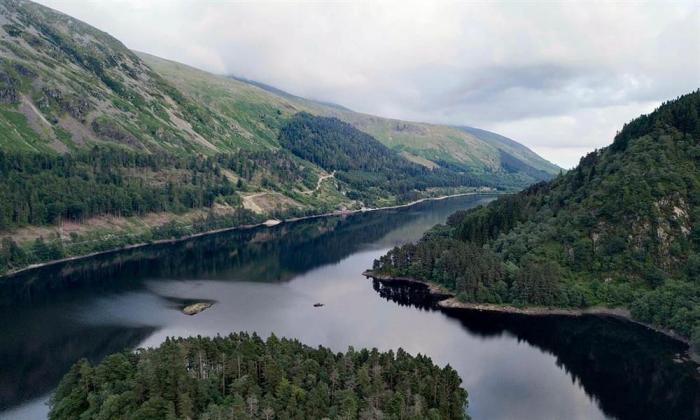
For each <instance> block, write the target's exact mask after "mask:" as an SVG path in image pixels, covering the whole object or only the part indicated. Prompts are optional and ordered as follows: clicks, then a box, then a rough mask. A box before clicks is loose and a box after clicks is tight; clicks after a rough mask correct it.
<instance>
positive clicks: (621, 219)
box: [374, 91, 700, 347]
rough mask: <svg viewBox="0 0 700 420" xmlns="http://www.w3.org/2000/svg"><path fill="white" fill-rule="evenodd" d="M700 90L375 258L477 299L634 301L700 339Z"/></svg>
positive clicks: (638, 314) (657, 320) (639, 313)
mask: <svg viewBox="0 0 700 420" xmlns="http://www.w3.org/2000/svg"><path fill="white" fill-rule="evenodd" d="M698 115H700V91H696V92H693V93H691V94H688V95H685V96H682V97H680V98H678V99H676V100H674V101H670V102H668V103H665V104H664V105H662V106H661V107H660V108H659V109H657V110H656V111H654V112H653V113H652V114H650V115H645V116H642V117H640V118H638V119H636V120H634V121H632V122H630V123H629V124H627V125H625V127H624V128H623V129H622V131H621V132H620V133H618V134H617V136H616V137H615V141H614V143H613V144H612V145H611V146H610V147H607V148H605V149H602V150H598V151H595V152H593V153H591V154H589V155H587V156H585V157H584V158H582V159H581V162H580V164H579V165H578V166H577V167H576V168H575V169H573V170H571V171H569V172H568V173H567V174H565V175H562V176H559V177H558V178H556V179H554V180H552V181H550V182H547V183H541V184H537V185H534V186H532V187H530V188H528V189H527V190H525V191H523V192H521V193H519V194H515V195H511V196H507V197H501V198H499V199H498V200H495V201H494V202H492V203H490V204H489V205H486V206H482V207H479V208H476V209H472V210H469V211H462V212H458V213H456V214H454V215H453V216H451V217H450V219H449V220H448V223H447V225H445V226H439V227H436V228H434V229H433V230H432V231H430V232H429V233H428V234H426V236H425V237H424V238H423V239H422V240H421V241H420V242H418V243H417V244H409V245H406V246H403V247H398V248H395V249H393V250H392V251H390V252H389V254H387V255H386V256H383V257H382V258H381V259H379V260H378V261H375V266H374V269H375V270H376V271H378V272H382V273H384V274H389V275H396V276H412V277H415V278H419V279H425V280H430V281H434V282H437V283H440V284H443V285H445V286H447V287H448V288H450V289H452V290H454V291H455V292H456V293H457V294H458V296H459V297H460V298H462V299H464V300H465V301H470V302H491V303H511V304H516V305H542V306H569V307H572V306H573V307H585V306H591V305H597V304H604V305H608V306H622V307H626V308H629V309H631V311H632V315H633V316H634V317H635V318H636V319H638V320H641V321H644V322H647V323H650V324H654V325H657V326H661V327H664V328H669V329H673V330H675V331H676V332H678V333H679V334H681V335H684V336H686V337H692V342H693V344H694V345H695V346H696V347H697V346H698V343H699V340H700V228H699V227H698V226H699V223H700V118H699V117H698Z"/></svg>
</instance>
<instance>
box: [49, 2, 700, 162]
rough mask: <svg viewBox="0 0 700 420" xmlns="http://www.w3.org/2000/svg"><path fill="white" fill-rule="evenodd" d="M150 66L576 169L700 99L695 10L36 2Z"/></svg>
mask: <svg viewBox="0 0 700 420" xmlns="http://www.w3.org/2000/svg"><path fill="white" fill-rule="evenodd" d="M41 2H42V3H44V4H46V5H48V6H50V7H53V8H56V9H58V10H61V11H63V12H65V13H68V14H70V15H73V16H75V17H78V18H80V19H82V20H84V21H86V22H88V23H90V24H93V25H95V26H97V27H99V28H101V29H103V30H106V31H107V32H109V33H111V34H112V35H114V36H116V37H117V38H119V39H121V40H122V41H124V42H125V43H126V45H127V46H129V47H131V48H134V49H137V50H142V51H146V52H150V53H153V54H155V55H159V56H163V57H166V58H170V59H174V60H177V61H182V62H185V63H188V64H191V65H194V66H197V67H201V68H204V69H206V70H209V71H213V72H216V73H231V74H236V75H239V76H243V77H246V78H250V79H254V80H259V81H262V82H265V83H269V84H271V85H274V86H277V87H279V88H282V89H285V90H288V91H290V92H291V93H294V94H298V95H301V96H307V97H312V98H316V99H321V100H326V101H332V102H337V103H340V104H342V105H345V106H348V107H350V108H352V109H355V110H358V111H362V112H368V113H374V114H378V115H382V116H387V117H395V118H403V119H413V120H421V121H430V122H438V123H448V124H456V125H473V126H477V127H481V128H486V129H493V130H501V132H502V133H503V134H505V135H508V136H510V137H512V138H514V139H516V140H518V141H520V142H522V143H524V144H526V145H528V146H531V147H533V148H534V149H535V150H537V151H539V152H541V154H542V155H543V156H545V157H546V158H548V159H550V160H553V161H555V162H557V163H560V164H562V165H564V166H570V165H571V164H572V162H575V161H577V160H578V159H577V156H578V155H580V154H583V153H585V152H586V151H589V150H592V149H593V148H595V147H599V146H601V145H604V144H607V143H609V142H610V141H611V140H612V136H613V135H614V133H615V131H616V130H618V129H619V128H620V127H621V126H622V124H623V123H624V122H626V121H628V120H629V119H631V118H633V117H634V116H636V115H638V114H639V113H640V112H649V111H650V110H652V109H653V108H654V107H655V106H657V105H658V104H660V103H661V102H662V101H664V100H668V99H671V98H674V97H676V96H678V95H680V94H683V93H687V92H689V91H691V90H694V89H696V88H698V87H700V5H699V4H698V3H697V2H694V1H690V2H672V3H669V2H614V3H613V2H585V3H571V2H566V3H564V2H562V3H556V2H546V3H541V4H537V3H533V2H522V3H520V2H518V3H516V2H461V3H455V2H442V1H435V2H425V1H412V0H402V1H398V0H397V1H326V2H322V1H296V2H292V1H257V2H253V1H248V2H221V1H194V0H179V1H178V0H151V1H148V2H143V1H141V0H108V1H100V2H84V1H82V0H42V1H41Z"/></svg>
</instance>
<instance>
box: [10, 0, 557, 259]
mask: <svg viewBox="0 0 700 420" xmlns="http://www.w3.org/2000/svg"><path fill="white" fill-rule="evenodd" d="M300 116H303V117H300ZM300 120H303V121H304V122H305V124H306V128H311V129H313V130H316V132H317V136H316V137H315V138H308V137H307V136H306V131H303V130H302V131H294V130H286V129H288V128H289V127H291V126H293V125H294V124H295V123H296V122H298V121H300ZM341 120H342V121H344V122H341ZM348 123H349V124H348ZM360 129H361V130H362V131H360ZM285 130H286V131H285ZM283 133H287V134H289V133H293V136H292V137H290V136H288V135H286V136H283ZM373 136H374V137H373ZM328 140H330V141H328ZM355 140H361V141H362V144H364V145H365V146H367V145H372V147H369V148H365V149H358V148H353V147H349V148H348V147H346V146H348V145H351V144H352V142H353V141H355ZM294 144H304V145H305V146H304V147H306V148H308V149H310V150H311V151H313V152H314V153H315V154H316V156H315V157H318V155H319V153H322V154H326V155H327V156H326V157H331V161H333V162H334V163H337V162H339V161H346V162H347V161H349V160H355V161H362V162H366V163H367V165H366V166H363V167H357V168H352V169H350V168H346V169H340V168H335V167H334V166H332V165H331V166H328V165H327V163H329V162H330V161H328V160H325V161H324V162H325V163H326V165H324V164H322V162H321V161H320V160H318V159H315V157H314V156H311V155H308V154H305V153H303V151H302V150H300V149H299V148H298V147H297V148H295V147H294V146H293V145H294ZM447 144H449V145H450V146H449V147H447V146H445V145H447ZM504 150H505V149H504ZM508 150H509V151H508V152H504V151H503V150H500V149H498V148H497V147H495V146H493V144H492V143H489V142H485V141H481V140H479V139H477V137H474V136H472V135H468V134H465V132H463V131H461V130H458V129H455V128H451V127H442V126H434V125H428V124H417V123H406V122H401V121H396V120H387V119H382V118H378V117H373V116H369V115H364V114H358V113H354V112H352V111H350V110H347V109H345V108H343V107H340V106H337V105H332V104H326V103H322V102H318V101H313V100H307V99H303V98H299V97H296V96H293V95H289V94H286V93H284V92H282V91H279V90H276V89H274V88H272V87H269V86H263V85H260V84H259V83H254V82H248V81H241V80H234V79H231V78H228V77H220V76H215V75H212V74H209V73H206V72H203V71H200V70H196V69H193V68H191V67H188V66H185V65H182V64H178V63H174V62H171V61H167V60H162V59H158V58H155V57H152V56H148V55H145V54H136V53H134V52H132V51H131V50H129V49H128V48H126V47H125V46H124V45H123V44H122V43H120V42H119V41H118V40H116V39H114V38H113V37H111V36H110V35H108V34H106V33H104V32H102V31H100V30H98V29H95V28H93V27H91V26H89V25H87V24H85V23H83V22H80V21H78V20H76V19H73V18H71V17H70V16H66V15H64V14H61V13H59V12H56V11H53V10H51V9H49V8H46V7H44V6H41V5H38V4H35V3H32V2H30V1H26V0H8V1H4V2H1V3H0V196H2V197H3V198H4V200H2V201H0V240H1V241H0V242H1V244H0V272H2V271H5V270H12V269H17V268H19V267H23V266H26V265H28V264H33V263H37V262H41V261H46V260H50V259H56V258H60V257H63V256H72V255H79V254H85V253H88V252H91V251H98V250H104V249H109V248H114V247H118V246H122V245H126V244H132V243H137V242H147V241H151V240H157V239H164V238H169V237H173V236H182V235H186V234H191V233H196V232H202V231H206V230H209V229H214V228H221V227H227V226H233V225H237V224H242V223H252V222H256V221H261V220H264V219H265V218H270V217H291V216H299V215H307V214H318V213H322V212H328V211H335V210H345V209H352V208H361V207H365V206H382V205H393V204H397V203H404V202H407V201H410V200H413V199H417V198H420V197H426V196H435V195H442V194H447V193H454V192H464V191H472V190H475V189H477V188H480V187H488V188H500V189H512V188H520V187H522V186H524V185H526V184H528V183H530V182H532V181H535V180H539V179H543V178H548V177H549V176H550V173H545V172H544V171H541V170H540V169H538V168H539V167H535V166H533V164H532V162H535V161H537V160H538V159H539V158H537V157H533V156H529V155H527V152H528V151H527V149H522V150H516V149H515V148H513V147H510V149H508ZM504 153H506V154H504ZM448 158H449V159H448ZM429 159H432V160H429ZM450 159H451V160H450ZM448 160H449V161H448ZM527 162H530V163H527ZM386 163H391V165H389V166H387V167H384V168H380V166H382V165H384V164H386ZM334 170H337V175H336V174H334V173H332V171H334ZM550 172H551V171H550Z"/></svg>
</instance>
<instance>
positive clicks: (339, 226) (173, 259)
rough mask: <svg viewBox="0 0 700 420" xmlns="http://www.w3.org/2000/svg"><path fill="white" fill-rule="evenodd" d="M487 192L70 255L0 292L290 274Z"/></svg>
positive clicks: (30, 293)
mask: <svg viewBox="0 0 700 420" xmlns="http://www.w3.org/2000/svg"><path fill="white" fill-rule="evenodd" d="M485 199H486V198H484V197H481V196H473V197H462V198H459V199H452V200H444V201H437V202H426V203H422V204H420V205H418V206H416V207H415V208H410V209H402V210H392V211H381V212H368V213H360V214H354V215H349V216H338V217H327V218H319V219H311V220H306V221H301V222H296V223H286V224H282V225H278V226H277V227H274V228H264V227H262V228H256V229H249V230H242V231H231V232H226V233H221V234H215V235H209V236H204V237H199V238H195V239H192V240H187V241H183V242H178V243H175V244H162V245H152V246H148V247H142V248H138V249H133V250H127V251H119V252H114V253H109V254H105V255H100V256H96V257H92V258H88V259H83V260H77V261H69V262H65V263H60V264H55V265H51V266H46V267H43V268H39V269H35V270H32V271H28V272H25V273H20V274H18V275H15V276H12V277H8V278H6V279H3V282H2V286H0V299H2V301H3V302H4V303H10V302H16V301H17V300H23V301H27V300H29V301H37V300H39V301H40V300H42V299H43V298H48V299H50V300H53V299H55V294H56V292H60V291H62V290H66V289H69V290H70V291H71V293H75V289H76V288H77V287H80V290H81V291H85V289H86V288H91V289H93V290H114V289H118V290H125V289H128V288H130V287H138V285H139V284H140V281H141V280H142V279H145V278H186V277H187V278H192V277H197V278H204V279H236V280H246V281H285V280H289V279H290V278H291V277H292V276H294V275H297V274H300V273H304V272H306V271H308V270H311V269H313V268H316V267H319V266H322V265H326V264H330V263H336V262H338V261H340V260H341V259H343V258H344V257H346V256H348V255H350V254H352V253H353V252H356V251H358V250H360V249H362V247H364V246H367V245H368V244H371V243H374V242H376V241H379V240H380V239H381V238H383V237H384V236H385V235H388V234H389V233H390V232H392V231H395V230H397V229H398V228H401V227H403V229H402V230H405V232H412V230H411V228H410V227H409V225H410V224H411V222H415V221H416V220H418V219H419V218H420V217H423V218H425V219H426V220H425V221H424V223H423V224H421V225H420V226H416V227H414V228H413V230H414V231H415V237H418V235H419V234H420V233H421V232H422V231H423V230H424V229H425V228H427V227H428V226H427V224H432V223H433V222H432V221H433V220H440V219H442V218H444V217H446V216H447V215H448V214H450V213H451V212H452V211H453V210H455V209H457V208H463V207H468V206H470V205H473V204H475V203H479V202H482V201H484V200H485ZM426 207H428V208H429V209H430V211H427V212H426V211H425V208H426ZM421 210H422V214H421ZM426 215H427V216H429V217H426ZM424 225H426V226H424ZM409 239H413V238H412V237H411V238H409Z"/></svg>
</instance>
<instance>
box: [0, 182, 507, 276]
mask: <svg viewBox="0 0 700 420" xmlns="http://www.w3.org/2000/svg"><path fill="white" fill-rule="evenodd" d="M479 194H484V195H486V194H501V193H498V192H495V191H493V192H478V191H477V192H466V193H458V194H449V195H442V196H438V197H425V198H421V199H418V200H414V201H411V202H409V203H406V204H398V205H394V206H386V207H372V208H361V209H356V210H335V211H331V212H326V213H320V214H312V215H309V216H300V217H292V218H289V219H282V220H277V219H267V220H264V221H262V222H260V223H255V224H247V225H237V226H231V227H226V228H220V229H214V230H208V231H205V232H199V233H193V234H191V235H186V236H181V237H177V238H168V239H157V240H154V241H149V242H139V243H135V244H130V245H125V246H122V247H119V248H112V249H106V250H104V251H95V252H91V253H88V254H82V255H74V256H72V257H66V258H61V259H58V260H50V261H45V262H41V263H36V264H31V265H28V266H26V267H23V268H19V269H16V270H11V271H8V272H6V273H3V274H0V281H2V280H3V279H7V278H10V277H13V276H16V275H18V274H21V273H25V272H27V271H32V270H36V269H39V268H43V267H49V266H52V265H56V264H62V263H66V262H71V261H79V260H82V259H88V258H92V257H98V256H101V255H108V254H113V253H116V252H122V251H130V250H133V249H138V248H143V247H147V246H150V245H168V244H175V243H178V242H184V241H188V240H191V239H196V238H200V237H203V236H208V235H216V234H219V233H225V232H233V231H238V230H250V229H256V228H261V227H267V228H272V227H274V226H278V225H282V224H285V223H295V222H300V221H304V220H312V219H319V218H324V217H333V216H346V215H352V214H357V213H366V212H372V211H381V210H394V209H401V208H406V207H411V206H415V205H416V204H420V203H423V202H426V201H440V200H445V199H448V198H455V197H463V196H468V195H479Z"/></svg>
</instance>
